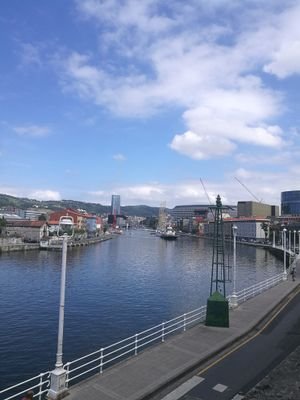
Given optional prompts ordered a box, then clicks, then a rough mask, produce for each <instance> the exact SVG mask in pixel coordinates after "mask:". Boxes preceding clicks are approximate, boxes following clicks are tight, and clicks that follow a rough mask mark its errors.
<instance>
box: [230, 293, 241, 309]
mask: <svg viewBox="0 0 300 400" xmlns="http://www.w3.org/2000/svg"><path fill="white" fill-rule="evenodd" d="M238 305H239V304H238V298H237V295H236V294H233V295H231V296H230V299H229V307H230V308H236V307H237V306H238Z"/></svg>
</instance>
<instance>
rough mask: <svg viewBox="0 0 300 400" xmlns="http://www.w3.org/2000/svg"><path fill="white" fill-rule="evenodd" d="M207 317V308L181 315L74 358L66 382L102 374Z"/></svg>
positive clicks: (69, 364) (68, 367)
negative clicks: (109, 367)
mask: <svg viewBox="0 0 300 400" xmlns="http://www.w3.org/2000/svg"><path fill="white" fill-rule="evenodd" d="M205 316H206V306H202V307H200V308H197V309H195V310H193V311H190V312H188V313H185V314H183V315H180V316H179V317H176V318H173V319H171V320H169V321H166V322H162V323H161V324H159V325H156V326H153V327H152V328H149V329H146V330H145V331H142V332H140V333H137V334H135V335H132V336H130V337H128V338H126V339H124V340H121V341H119V342H116V343H113V344H111V345H110V346H107V347H103V348H102V349H99V350H97V351H94V352H93V353H90V354H87V355H86V356H83V357H80V358H77V359H76V360H73V361H71V362H68V363H66V364H65V366H64V368H65V369H66V371H67V379H66V382H67V385H69V382H71V381H73V380H75V379H79V378H81V377H82V376H83V375H86V374H91V373H92V372H94V373H97V372H98V373H102V372H103V370H104V368H105V367H107V366H108V365H112V364H113V363H114V362H117V361H120V360H124V359H125V358H126V357H128V356H134V355H137V354H138V352H139V351H140V350H141V349H144V348H146V347H147V346H149V345H150V344H153V343H155V342H164V341H165V339H166V337H167V336H169V335H171V334H173V333H175V332H177V331H179V330H182V331H185V330H186V328H187V327H190V326H191V325H194V324H196V323H198V322H201V321H203V320H204V319H205Z"/></svg>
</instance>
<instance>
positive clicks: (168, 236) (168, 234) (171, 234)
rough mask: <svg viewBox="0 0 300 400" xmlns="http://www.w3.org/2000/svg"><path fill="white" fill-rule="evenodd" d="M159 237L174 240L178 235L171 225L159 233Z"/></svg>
mask: <svg viewBox="0 0 300 400" xmlns="http://www.w3.org/2000/svg"><path fill="white" fill-rule="evenodd" d="M160 237H161V238H162V239H165V240H176V239H177V238H178V235H177V234H176V232H175V231H174V229H173V228H172V227H171V226H168V227H167V228H166V230H165V231H164V232H162V233H161V234H160Z"/></svg>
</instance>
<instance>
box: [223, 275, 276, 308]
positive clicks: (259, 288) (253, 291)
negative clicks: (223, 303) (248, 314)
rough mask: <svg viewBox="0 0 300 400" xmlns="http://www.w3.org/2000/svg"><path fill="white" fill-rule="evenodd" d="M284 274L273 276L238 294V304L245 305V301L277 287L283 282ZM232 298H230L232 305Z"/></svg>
mask: <svg viewBox="0 0 300 400" xmlns="http://www.w3.org/2000/svg"><path fill="white" fill-rule="evenodd" d="M283 277H284V274H283V273H280V274H278V275H275V276H272V277H271V278H268V279H266V280H264V281H262V282H259V283H256V284H254V285H252V286H249V287H247V288H245V289H242V290H240V291H239V292H237V293H236V296H237V302H238V303H243V302H244V301H246V300H248V299H250V298H251V297H254V296H257V295H258V294H260V293H262V292H264V291H265V290H268V289H270V288H271V287H273V286H275V285H277V284H278V283H279V282H281V281H282V280H283ZM230 298H231V296H228V299H229V303H230Z"/></svg>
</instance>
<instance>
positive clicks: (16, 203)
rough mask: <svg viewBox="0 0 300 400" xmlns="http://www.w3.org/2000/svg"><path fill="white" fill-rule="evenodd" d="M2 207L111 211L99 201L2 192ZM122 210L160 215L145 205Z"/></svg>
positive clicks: (126, 212)
mask: <svg viewBox="0 0 300 400" xmlns="http://www.w3.org/2000/svg"><path fill="white" fill-rule="evenodd" d="M1 207H13V208H20V209H27V208H33V207H36V208H48V209H49V210H53V211H56V210H60V209H64V208H73V209H75V210H77V209H80V210H85V211H87V212H88V213H91V214H97V215H102V214H108V213H109V212H110V206H105V205H102V204H99V203H87V202H84V201H76V200H59V201H54V200H49V201H40V200H35V199H27V198H19V197H14V196H9V195H7V194H0V208H1ZM121 212H122V213H123V214H125V215H127V216H137V217H152V216H158V213H159V208H158V207H149V206H145V205H140V206H124V207H121Z"/></svg>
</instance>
